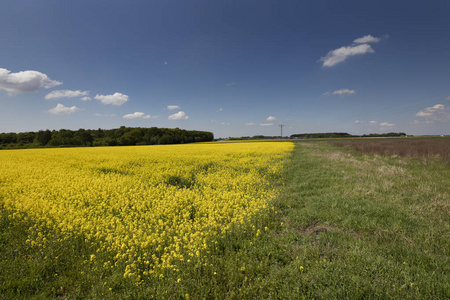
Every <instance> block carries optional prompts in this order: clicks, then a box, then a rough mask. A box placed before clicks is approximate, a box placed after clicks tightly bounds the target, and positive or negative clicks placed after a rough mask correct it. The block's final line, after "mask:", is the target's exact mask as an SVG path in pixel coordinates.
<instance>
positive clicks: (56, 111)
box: [48, 103, 80, 115]
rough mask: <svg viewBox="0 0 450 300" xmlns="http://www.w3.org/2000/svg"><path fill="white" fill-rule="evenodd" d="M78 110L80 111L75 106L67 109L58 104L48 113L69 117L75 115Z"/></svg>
mask: <svg viewBox="0 0 450 300" xmlns="http://www.w3.org/2000/svg"><path fill="white" fill-rule="evenodd" d="M79 110H80V109H79V108H78V107H76V106H72V107H67V106H64V105H62V104H61V103H58V105H56V107H54V108H52V109H50V110H49V111H48V112H49V113H51V114H53V115H70V114H73V113H76V112H77V111H79Z"/></svg>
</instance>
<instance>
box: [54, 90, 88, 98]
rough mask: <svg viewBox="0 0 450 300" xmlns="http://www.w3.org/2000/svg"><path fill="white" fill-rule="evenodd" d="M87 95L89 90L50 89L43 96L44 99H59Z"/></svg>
mask: <svg viewBox="0 0 450 300" xmlns="http://www.w3.org/2000/svg"><path fill="white" fill-rule="evenodd" d="M87 95H89V91H80V90H76V91H71V90H57V91H51V92H50V93H48V94H47V95H46V96H45V99H47V100H54V99H60V98H75V97H82V96H87ZM83 98H84V97H83ZM87 98H89V97H87ZM89 99H90V98H89Z"/></svg>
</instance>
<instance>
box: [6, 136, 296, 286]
mask: <svg viewBox="0 0 450 300" xmlns="http://www.w3.org/2000/svg"><path fill="white" fill-rule="evenodd" d="M292 148H293V144H290V143H270V144H269V143H252V144H245V145H244V144H240V145H234V144H230V145H225V144H222V145H214V144H209V145H201V144H197V145H181V146H175V145H173V146H157V147H121V148H84V149H45V150H44V149H35V150H18V151H2V152H0V156H1V158H0V161H1V171H0V182H1V187H0V199H1V207H2V210H3V211H6V212H10V214H9V215H8V218H10V219H11V221H12V222H26V221H31V222H32V223H34V225H33V226H32V227H30V228H29V229H28V230H27V232H28V237H27V240H26V241H25V242H26V244H27V245H28V246H29V247H30V248H38V249H46V248H47V249H48V248H53V247H59V246H58V243H61V244H62V245H63V244H64V243H66V242H67V241H71V242H73V239H77V240H79V243H80V244H78V245H76V247H81V248H85V249H91V250H90V251H91V252H89V250H88V251H87V253H86V257H85V258H86V261H84V263H88V264H90V265H91V266H92V267H93V268H94V269H98V268H101V269H102V270H107V271H108V270H112V271H111V272H113V273H118V274H120V275H121V277H123V278H125V279H128V280H130V281H132V282H134V283H135V284H136V285H139V284H142V283H143V282H144V280H145V279H146V278H148V277H158V278H164V276H167V274H169V273H171V274H172V273H175V274H176V273H178V272H180V270H181V269H182V268H183V267H184V268H186V265H188V267H189V266H190V267H192V268H194V267H203V268H208V269H210V270H211V272H212V271H214V270H215V267H214V265H212V264H210V263H209V264H206V262H207V261H210V260H208V259H207V257H208V255H209V253H210V252H211V251H212V250H215V249H216V247H217V244H218V243H219V242H220V240H221V239H222V238H223V237H224V236H226V235H227V234H228V233H229V232H230V230H231V229H232V228H233V227H235V226H243V227H245V228H247V229H248V230H249V234H251V235H258V234H259V229H260V228H256V227H255V225H256V223H255V222H256V221H257V218H258V215H261V214H263V215H264V214H267V211H268V210H269V209H271V208H270V207H269V201H270V200H272V199H273V198H274V197H275V196H276V195H277V190H276V189H275V188H274V186H273V182H274V180H275V179H277V178H278V177H280V175H281V168H282V164H283V162H284V159H285V158H286V156H287V155H288V154H289V153H290V151H291V150H292ZM272 209H273V208H272ZM55 250H56V249H55ZM56 252H57V251H56ZM58 256H59V255H57V254H56V253H55V255H54V257H49V256H47V257H44V258H45V259H48V260H55V259H58ZM67 267H68V266H67ZM101 272H103V271H101ZM58 273H59V272H58V271H57V270H55V271H54V274H52V276H55V277H57V276H58V275H59V274H58ZM172 276H173V275H172ZM176 278H177V280H178V279H179V280H181V275H179V276H177V277H176Z"/></svg>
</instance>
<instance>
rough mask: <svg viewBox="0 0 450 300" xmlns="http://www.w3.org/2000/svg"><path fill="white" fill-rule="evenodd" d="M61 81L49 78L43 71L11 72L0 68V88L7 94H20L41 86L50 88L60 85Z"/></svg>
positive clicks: (33, 90) (37, 89)
mask: <svg viewBox="0 0 450 300" xmlns="http://www.w3.org/2000/svg"><path fill="white" fill-rule="evenodd" d="M61 84H62V82H60V81H56V80H51V79H50V78H48V76H47V75H46V74H44V73H41V72H38V71H21V72H17V73H11V71H9V70H7V69H3V68H0V90H4V91H7V92H8V94H10V95H14V94H20V93H30V92H37V91H39V90H40V89H42V88H46V89H49V88H52V87H55V86H58V85H61Z"/></svg>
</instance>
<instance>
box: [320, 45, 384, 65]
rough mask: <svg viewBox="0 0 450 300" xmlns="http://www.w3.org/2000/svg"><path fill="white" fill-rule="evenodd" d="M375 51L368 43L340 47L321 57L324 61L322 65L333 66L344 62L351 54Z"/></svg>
mask: <svg viewBox="0 0 450 300" xmlns="http://www.w3.org/2000/svg"><path fill="white" fill-rule="evenodd" d="M374 52H375V51H374V50H373V49H372V47H371V46H370V45H368V44H361V45H356V46H347V47H345V46H344V47H341V48H338V49H334V50H331V51H330V52H328V54H327V55H326V56H324V57H321V58H320V59H319V61H320V62H322V67H332V66H334V65H336V64H338V63H341V62H343V61H344V60H346V59H347V58H348V57H350V56H354V55H359V54H366V53H374Z"/></svg>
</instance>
